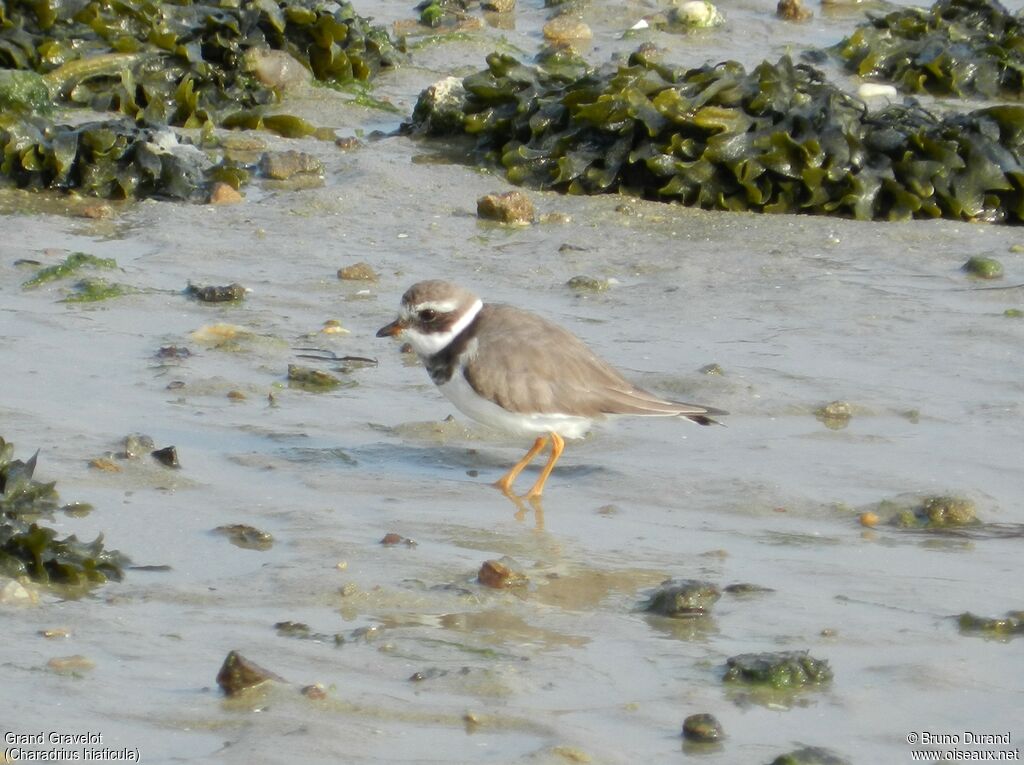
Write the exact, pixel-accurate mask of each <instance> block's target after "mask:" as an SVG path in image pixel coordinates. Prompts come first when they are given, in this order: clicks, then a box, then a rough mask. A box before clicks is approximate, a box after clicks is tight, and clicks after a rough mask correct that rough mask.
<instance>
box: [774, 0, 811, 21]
mask: <svg viewBox="0 0 1024 765" xmlns="http://www.w3.org/2000/svg"><path fill="white" fill-rule="evenodd" d="M775 15H776V16H778V17H779V18H780V19H783V20H784V21H807V19H809V18H811V16H813V15H814V14H813V13H812V12H811V9H810V8H807V7H805V6H804V4H803V2H802V0H779V4H778V6H776V8H775Z"/></svg>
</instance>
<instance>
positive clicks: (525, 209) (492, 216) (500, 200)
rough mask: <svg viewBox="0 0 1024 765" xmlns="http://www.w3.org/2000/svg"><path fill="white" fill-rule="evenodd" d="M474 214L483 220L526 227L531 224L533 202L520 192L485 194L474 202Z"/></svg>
mask: <svg viewBox="0 0 1024 765" xmlns="http://www.w3.org/2000/svg"><path fill="white" fill-rule="evenodd" d="M476 214H477V217H479V218H483V219H485V220H496V221H498V222H500V223H511V224H515V225H527V224H530V223H533V218H534V209H533V202H531V201H530V198H529V197H528V196H526V194H524V193H523V192H521V191H508V192H506V193H504V194H486V195H484V196H482V197H480V198H479V199H477V200H476Z"/></svg>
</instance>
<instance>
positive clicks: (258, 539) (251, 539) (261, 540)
mask: <svg viewBox="0 0 1024 765" xmlns="http://www.w3.org/2000/svg"><path fill="white" fill-rule="evenodd" d="M213 533H214V534H221V535H223V536H226V537H227V538H228V541H229V542H231V544H233V545H234V546H235V547H241V548H242V549H243V550H269V549H270V548H271V547H273V546H274V537H273V535H272V534H270V533H269V532H266V531H260V530H259V529H257V528H255V527H254V526H249V525H246V524H244V523H231V524H228V525H226V526H218V527H217V528H215V529H214V530H213Z"/></svg>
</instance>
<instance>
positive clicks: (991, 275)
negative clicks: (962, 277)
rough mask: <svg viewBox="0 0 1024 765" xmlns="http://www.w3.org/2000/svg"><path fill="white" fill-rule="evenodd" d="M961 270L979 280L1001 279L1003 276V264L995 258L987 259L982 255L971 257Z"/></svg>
mask: <svg viewBox="0 0 1024 765" xmlns="http://www.w3.org/2000/svg"><path fill="white" fill-rule="evenodd" d="M962 268H963V270H964V272H965V273H968V274H970V275H971V276H977V277H978V278H979V279H1001V278H1002V276H1003V264H1002V263H1000V262H999V261H998V260H996V259H995V258H987V257H985V256H984V255H972V256H971V257H969V258H968V259H967V262H965V263H964V264H963V266H962Z"/></svg>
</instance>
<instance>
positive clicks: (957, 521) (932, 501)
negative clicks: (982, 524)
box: [892, 495, 979, 529]
mask: <svg viewBox="0 0 1024 765" xmlns="http://www.w3.org/2000/svg"><path fill="white" fill-rule="evenodd" d="M892 522H893V523H894V524H895V525H896V526H899V527H900V528H904V529H943V528H950V527H959V526H969V525H974V524H977V523H978V522H979V521H978V518H977V508H976V507H975V504H974V502H972V501H971V500H969V499H967V498H965V497H954V496H949V495H942V496H932V497H925V498H924V499H922V500H921V502H920V504H917V505H914V506H912V507H904V508H901V509H899V510H897V511H896V513H895V514H894V515H893V516H892Z"/></svg>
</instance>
